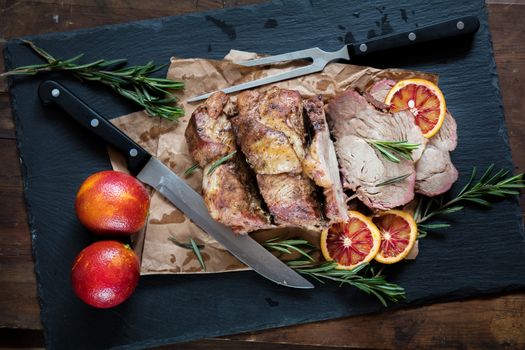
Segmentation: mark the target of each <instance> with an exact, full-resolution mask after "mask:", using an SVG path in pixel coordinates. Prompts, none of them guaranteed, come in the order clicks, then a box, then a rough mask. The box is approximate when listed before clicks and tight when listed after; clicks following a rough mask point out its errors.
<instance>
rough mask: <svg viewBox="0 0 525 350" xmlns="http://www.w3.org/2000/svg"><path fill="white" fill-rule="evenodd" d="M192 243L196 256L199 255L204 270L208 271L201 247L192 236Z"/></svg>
mask: <svg viewBox="0 0 525 350" xmlns="http://www.w3.org/2000/svg"><path fill="white" fill-rule="evenodd" d="M190 244H191V247H192V248H193V252H194V253H195V256H197V259H198V260H199V264H201V267H202V270H203V271H206V265H205V264H204V260H203V259H202V255H201V251H200V249H199V246H198V245H197V243H196V242H195V240H194V239H193V238H190Z"/></svg>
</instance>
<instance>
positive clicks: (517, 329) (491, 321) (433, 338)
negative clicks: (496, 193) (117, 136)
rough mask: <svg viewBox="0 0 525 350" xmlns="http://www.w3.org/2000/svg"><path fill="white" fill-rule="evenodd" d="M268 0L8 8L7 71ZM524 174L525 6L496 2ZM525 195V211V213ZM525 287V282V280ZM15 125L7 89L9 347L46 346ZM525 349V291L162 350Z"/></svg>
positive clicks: (0, 342)
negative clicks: (136, 24)
mask: <svg viewBox="0 0 525 350" xmlns="http://www.w3.org/2000/svg"><path fill="white" fill-rule="evenodd" d="M258 2H263V1H261V0H238V1H235V0H223V1H218V0H208V1H202V0H200V1H199V0H172V1H167V0H151V1H141V0H97V1H88V0H60V1H58V0H37V1H16V0H0V49H2V52H1V53H0V72H2V71H4V57H3V47H4V46H5V42H6V41H7V40H9V39H11V38H15V37H20V36H24V35H29V34H42V33H47V32H55V31H67V30H73V29H78V28H86V27H94V26H98V25H104V24H113V23H119V22H127V21H133V20H139V19H147V18H156V17H164V16H172V15H178V14H182V13H188V12H194V11H206V10H210V9H217V8H223V7H233V6H240V5H245V4H250V3H258ZM487 7H488V12H489V22H490V26H491V32H492V40H493V45H494V55H495V58H496V63H497V68H498V73H499V78H500V85H501V90H502V95H503V101H504V107H505V117H506V122H507V127H508V129H509V134H510V143H511V148H512V155H513V159H514V163H515V165H516V172H524V171H525V21H523V18H524V17H525V0H514V1H512V0H488V1H487ZM524 200H525V195H522V197H521V202H522V207H524V206H523V204H525V201H524ZM523 278H525V276H523ZM41 329H42V325H41V324H40V315H39V306H38V300H37V297H36V281H35V275H34V272H33V261H32V257H31V240H30V232H29V227H28V224H27V220H26V210H25V204H24V198H23V188H22V179H21V175H20V168H19V162H18V155H17V149H16V140H15V131H14V124H13V119H12V115H11V109H10V105H9V94H8V92H7V86H6V83H5V81H3V80H0V348H38V347H42V346H43V341H44V340H43V335H42V330H41ZM248 347H249V348H250V349H264V350H266V349H272V350H273V349H292V350H293V349H314V350H315V349H327V348H330V349H337V348H407V347H408V348H430V347H432V348H444V349H448V348H453V349H456V348H475V349H480V348H485V349H494V348H511V349H514V348H525V292H524V293H513V294H508V295H502V296H498V297H486V298H477V299H472V300H467V301H461V302H450V303H441V304H434V305H431V306H424V307H418V308H412V309H404V310H397V311H387V312H384V313H381V314H378V315H367V316H358V317H351V318H345V319H339V320H333V321H325V322H318V323H311V324H307V325H300V326H292V327H286V328H280V329H275V330H269V331H261V332H254V333H245V334H240V335H235V336H229V337H222V338H215V339H206V340H201V341H196V342H191V343H185V344H181V345H177V346H169V347H163V348H162V349H168V348H169V349H171V348H176V349H210V348H212V349H246V348H248Z"/></svg>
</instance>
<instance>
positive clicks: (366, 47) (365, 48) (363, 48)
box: [359, 44, 368, 52]
mask: <svg viewBox="0 0 525 350" xmlns="http://www.w3.org/2000/svg"><path fill="white" fill-rule="evenodd" d="M366 50H368V46H366V44H361V45H359V51H361V52H366Z"/></svg>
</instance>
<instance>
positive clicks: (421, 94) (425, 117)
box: [385, 79, 447, 138]
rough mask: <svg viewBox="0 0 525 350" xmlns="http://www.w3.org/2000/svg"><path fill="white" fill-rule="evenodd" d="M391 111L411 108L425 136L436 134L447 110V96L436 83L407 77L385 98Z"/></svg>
mask: <svg viewBox="0 0 525 350" xmlns="http://www.w3.org/2000/svg"><path fill="white" fill-rule="evenodd" d="M385 104H386V105H389V106H390V111H391V112H398V111H402V110H407V109H408V110H409V111H410V112H412V114H413V115H414V118H415V121H416V124H417V125H418V126H419V128H420V129H421V131H422V132H423V136H425V137H426V138H430V137H432V136H434V135H435V134H436V133H437V132H438V131H439V129H440V128H441V125H443V121H444V120H445V114H446V112H447V106H446V103H445V97H444V96H443V93H442V92H441V90H440V89H439V88H438V87H437V86H436V84H434V83H432V82H431V81H428V80H425V79H405V80H401V81H399V82H398V83H397V84H396V85H394V87H392V89H391V90H390V92H389V93H388V94H387V96H386V98H385Z"/></svg>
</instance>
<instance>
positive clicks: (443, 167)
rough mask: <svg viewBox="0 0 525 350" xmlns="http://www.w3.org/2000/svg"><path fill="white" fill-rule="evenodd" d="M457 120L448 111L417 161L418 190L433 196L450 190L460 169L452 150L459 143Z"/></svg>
mask: <svg viewBox="0 0 525 350" xmlns="http://www.w3.org/2000/svg"><path fill="white" fill-rule="evenodd" d="M457 139H458V137H457V132H456V121H455V120H454V118H453V117H452V115H451V114H450V113H448V112H447V114H446V115H445V120H444V121H443V125H442V126H441V129H439V131H438V132H437V134H436V135H434V136H432V137H431V138H430V140H429V143H428V146H427V148H426V149H425V152H424V153H423V156H422V157H421V159H420V160H419V162H417V163H416V192H417V193H421V194H423V195H425V196H429V197H433V196H437V195H440V194H442V193H445V192H447V191H448V190H450V188H451V187H452V185H453V184H454V182H456V180H457V179H458V175H459V174H458V171H457V169H456V167H455V166H454V164H453V163H452V160H451V159H450V152H451V151H453V150H454V149H455V148H456V145H457Z"/></svg>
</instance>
